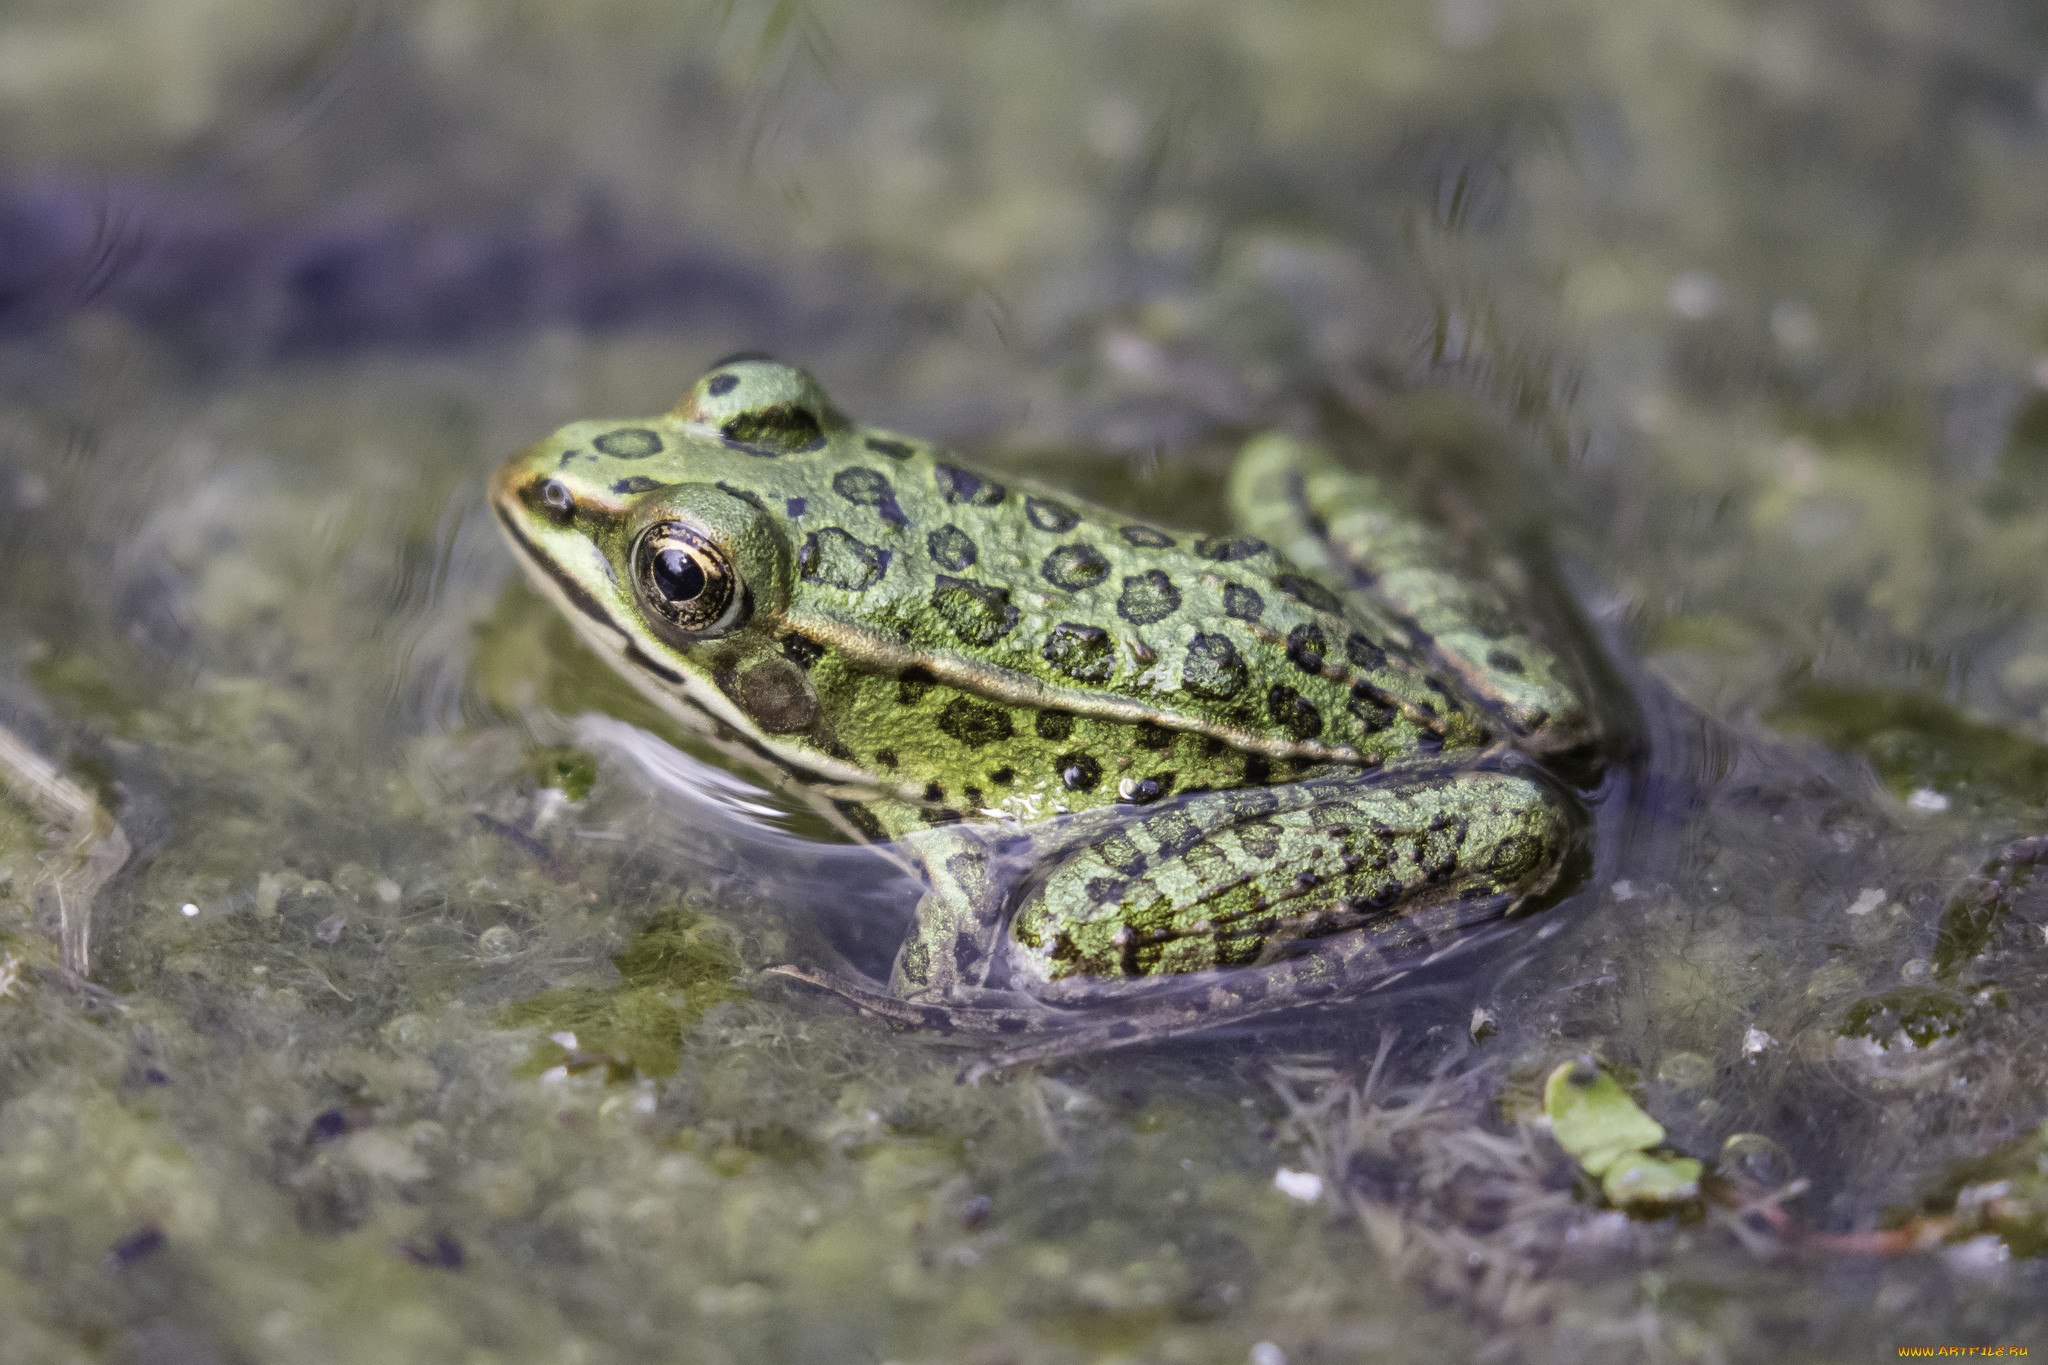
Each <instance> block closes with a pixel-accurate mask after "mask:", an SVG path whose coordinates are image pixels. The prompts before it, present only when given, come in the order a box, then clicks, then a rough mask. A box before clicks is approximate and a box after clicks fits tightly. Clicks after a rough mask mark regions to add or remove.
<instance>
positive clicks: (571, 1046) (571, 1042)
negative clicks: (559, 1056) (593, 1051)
mask: <svg viewBox="0 0 2048 1365" xmlns="http://www.w3.org/2000/svg"><path fill="white" fill-rule="evenodd" d="M548 1041H549V1042H551V1043H553V1044H554V1045H555V1046H556V1047H558V1048H560V1049H562V1051H564V1052H574V1051H575V1050H576V1035H575V1034H573V1033H571V1032H569V1030H567V1029H563V1030H561V1031H560V1032H558V1033H550V1034H549V1035H548Z"/></svg>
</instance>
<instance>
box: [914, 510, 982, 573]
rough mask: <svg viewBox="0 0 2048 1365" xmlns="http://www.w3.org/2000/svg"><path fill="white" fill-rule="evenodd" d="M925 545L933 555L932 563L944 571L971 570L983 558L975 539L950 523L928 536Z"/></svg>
mask: <svg viewBox="0 0 2048 1365" xmlns="http://www.w3.org/2000/svg"><path fill="white" fill-rule="evenodd" d="M924 544H925V549H926V550H927V551H928V552H929V553H930V554H931V557H932V563H934V564H936V565H938V566H939V567H940V568H942V569H953V570H955V571H958V570H960V569H971V568H973V567H974V561H975V560H976V559H978V558H980V557H981V551H980V550H979V549H977V548H976V547H975V544H974V538H973V537H972V536H970V535H968V534H967V533H966V532H965V531H963V530H961V529H960V528H959V527H957V526H955V525H954V524H953V523H952V522H950V521H949V522H947V523H946V524H945V525H944V526H941V527H940V528H939V529H938V530H936V531H934V532H932V533H931V534H930V535H928V536H926V537H925V538H924Z"/></svg>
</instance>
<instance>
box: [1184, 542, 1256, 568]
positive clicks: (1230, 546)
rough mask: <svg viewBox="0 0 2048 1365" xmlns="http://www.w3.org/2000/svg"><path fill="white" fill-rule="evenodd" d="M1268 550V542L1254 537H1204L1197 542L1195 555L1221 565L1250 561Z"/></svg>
mask: <svg viewBox="0 0 2048 1365" xmlns="http://www.w3.org/2000/svg"><path fill="white" fill-rule="evenodd" d="M1265 549H1266V542H1265V541H1263V540H1259V539H1258V538H1256V537H1254V536H1203V537H1202V538H1201V539H1200V540H1198V541H1196V542H1195V553H1196V554H1198V555H1200V556H1201V557H1202V558H1204V559H1213V560H1215V561H1216V562H1217V563H1219V564H1228V563H1230V562H1232V561H1233V560H1239V559H1250V558H1251V557H1252V556H1253V555H1255V554H1260V553H1262V552H1264V550H1265Z"/></svg>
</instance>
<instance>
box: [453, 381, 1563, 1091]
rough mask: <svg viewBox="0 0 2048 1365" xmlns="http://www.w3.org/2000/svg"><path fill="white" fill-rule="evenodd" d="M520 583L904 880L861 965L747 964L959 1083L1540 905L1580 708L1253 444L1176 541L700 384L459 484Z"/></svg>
mask: <svg viewBox="0 0 2048 1365" xmlns="http://www.w3.org/2000/svg"><path fill="white" fill-rule="evenodd" d="M489 502H490V506H491V508H492V510H493V512H494V514H495V516H496V518H497V520H498V522H499V524H500V526H501V528H502V529H503V531H504V533H505V537H506V539H507V541H508V542H509V544H510V545H511V547H512V549H513V551H514V554H515V557H516V558H517V559H518V561H519V562H520V564H521V565H522V566H523V567H524V568H525V570H526V571H527V574H528V576H529V578H530V579H531V581H532V583H533V584H534V585H535V587H536V588H537V589H538V590H539V592H540V593H541V594H542V595H544V596H545V597H547V598H549V599H551V600H552V601H553V602H554V603H555V604H556V605H557V606H558V607H559V608H560V610H561V611H562V613H563V614H564V615H565V616H566V617H567V619H568V620H569V621H570V622H571V623H573V625H574V626H575V628H576V630H577V632H578V633H579V634H580V636H581V637H582V638H583V640H584V641H585V642H586V643H587V644H588V645H589V646H590V647H591V648H592V649H593V650H594V651H595V652H596V653H597V654H598V655H599V656H600V657H601V658H603V659H605V660H606V661H607V662H609V663H610V665H611V666H612V667H613V668H615V669H616V670H618V672H620V673H621V674H622V675H623V676H624V677H625V678H626V679H627V680H629V681H630V682H631V683H633V684H634V685H635V686H636V687H637V688H638V689H639V690H640V691H642V692H643V693H645V694H646V695H647V696H648V697H649V698H650V699H651V700H652V701H653V702H654V703H655V704H656V705H657V706H659V707H660V708H662V709H663V710H664V711H665V712H666V713H667V714H668V715H669V716H670V717H672V718H673V719H674V720H675V721H676V722H677V723H679V724H680V725H681V726H682V727H683V728H684V729H685V730H686V731H687V732H689V733H690V734H692V735H694V736H695V737H697V738H698V739H700V740H701V741H703V742H705V743H707V744H709V745H710V746H712V747H713V748H714V749H715V750H717V751H719V752H720V753H722V754H724V755H727V756H729V757H730V758H731V759H732V760H734V761H735V762H737V763H739V764H741V765H743V766H745V767H747V768H749V769H751V770H753V771H754V772H756V773H757V774H759V775H762V776H763V777H765V778H766V779H768V780H770V781H772V782H774V783H776V784H777V785H780V786H781V787H783V788H785V789H786V790H788V791H790V792H791V793H793V794H794V795H795V796H796V797H797V798H798V799H799V800H801V801H802V802H804V803H805V804H807V805H808V806H810V807H811V808H813V809H815V810H816V811H817V812H818V813H819V814H821V815H822V816H824V817H825V818H826V819H827V820H828V821H830V822H831V823H832V824H833V825H835V826H836V827H837V828H838V829H839V830H840V831H842V832H843V833H844V834H845V835H846V836H848V837H850V838H852V839H854V840H857V841H861V842H865V843H869V844H872V845H874V846H875V847H876V848H878V849H880V850H881V851H882V852H883V853H885V854H886V855H888V856H889V857H891V858H893V859H894V860H895V861H896V862H897V863H898V864H899V865H900V866H902V867H904V868H905V869H907V870H909V871H910V872H912V873H913V874H914V875H915V877H916V878H917V879H918V882H919V884H920V887H921V890H920V894H919V898H918V901H917V905H916V909H915V912H914V916H913V919H912V922H911V925H910V928H909V929H908V931H907V932H906V933H905V935H904V938H903V941H902V944H901V947H900V949H899V951H898V952H897V953H896V957H895V961H894V964H893V967H892V969H891V971H890V975H889V977H888V979H887V980H886V981H884V980H879V979H874V978H871V977H869V976H867V975H865V974H864V973H862V972H860V971H858V970H856V969H854V968H853V967H851V966H849V965H847V964H844V963H838V964H835V965H833V966H831V967H828V968H818V967H810V966H805V965H801V964H796V963H785V964H778V965H776V966H775V967H773V968H771V969H770V970H772V971H774V972H777V973H779V974H781V975H783V976H786V977H790V978H794V979H795V980H798V981H801V982H804V983H807V984H809V985H810V986H813V987H817V988H819V989H822V990H825V991H828V992H830V993H832V994H835V995H837V996H839V997H841V998H842V999H844V1000H846V1001H849V1002H851V1003H852V1004H853V1005H855V1006H857V1007H859V1008H860V1009H861V1010H864V1011H867V1012H868V1013H870V1014H872V1015H875V1016H879V1017H881V1018H884V1019H887V1020H891V1021H894V1022H896V1023H898V1024H901V1025H905V1026H908V1027H912V1028H923V1029H930V1030H934V1031H937V1032H942V1033H959V1034H964V1035H968V1036H970V1037H976V1038H985V1039H993V1040H996V1041H995V1042H994V1043H992V1044H991V1045H992V1046H999V1047H1002V1048H1004V1049H1006V1050H1005V1051H1003V1052H1001V1053H999V1054H997V1059H998V1061H997V1063H996V1064H1011V1063H1016V1062H1020V1061H1026V1060H1030V1059H1032V1058H1035V1057H1047V1056H1055V1055H1060V1054H1063V1053H1071V1052H1078V1051H1085V1050H1092V1049H1097V1048H1110V1047H1117V1046H1122V1045H1124V1044H1128V1043H1133V1042H1139V1041H1144V1040H1148V1039H1157V1038H1164V1037H1170V1036H1175V1035H1179V1034H1184V1033H1189V1032H1193V1031H1196V1030H1199V1029H1204V1028H1209V1027H1213V1026H1215V1025H1218V1024H1221V1023H1224V1022H1227V1021H1232V1020H1237V1019H1243V1018H1248V1017H1251V1016H1254V1015H1258V1014H1262V1013H1266V1012H1269V1011H1274V1010H1279V1009H1283V1008H1287V1007H1290V1006H1294V1005H1297V1004H1302V1003H1307V1002H1310V1001H1315V1000H1322V999H1330V998H1335V997H1338V996H1341V995H1345V994H1349V993H1353V992H1359V991H1364V990H1367V989H1371V988H1374V987H1376V986H1381V985H1385V984H1389V983H1391V982H1392V981H1394V980H1397V979H1399V978H1400V977H1401V976H1402V975H1404V974H1406V973H1408V972H1411V971H1413V970H1414V969H1415V968H1416V967H1417V966H1420V965H1422V964H1423V963H1426V962H1429V961H1432V960H1434V959H1435V958H1437V957H1440V956H1442V955H1443V954H1445V953H1447V952H1450V951H1452V950H1454V949H1455V948H1457V947H1458V946H1460V944H1461V943H1463V942H1464V941H1466V940H1468V939H1470V938H1471V937H1472V936H1473V935H1474V933H1475V932H1476V931H1477V930H1478V929H1479V928H1480V927H1482V926H1488V925H1492V924H1494V923H1495V922H1497V921H1501V920H1503V919H1505V918H1506V917H1508V916H1510V915H1514V914H1517V913H1520V912H1523V911H1525V910H1527V909H1529V908H1531V907H1535V906H1538V905H1540V904H1543V903H1545V902H1546V900H1551V899H1554V898H1555V893H1556V891H1557V889H1558V887H1559V884H1560V880H1561V878H1563V877H1564V875H1565V871H1566V869H1567V868H1568V866H1570V865H1572V864H1573V863H1574V860H1575V858H1576V857H1577V856H1578V854H1579V853H1580V851H1581V850H1582V849H1583V846H1584V841H1585V837H1586V835H1585V829H1586V818H1585V811H1584V803H1583V801H1582V799H1581V795H1580V792H1579V791H1578V790H1576V789H1574V787H1572V786H1571V785H1569V784H1568V783H1567V782H1565V781H1564V780H1561V779H1560V778H1559V777H1558V776H1557V775H1556V773H1557V771H1558V765H1559V763H1560V761H1562V760H1566V759H1570V758H1571V757H1572V756H1575V755H1576V756H1580V759H1579V760H1577V761H1580V762H1581V766H1582V767H1583V766H1584V764H1583V756H1584V755H1586V754H1587V753H1589V752H1592V751H1594V750H1595V749H1596V747H1597V741H1598V739H1599V735H1600V726H1599V724H1598V722H1597V720H1596V718H1595V714H1594V711H1593V707H1592V705H1591V702H1590V701H1589V699H1588V695H1587V689H1586V688H1585V687H1584V685H1583V683H1582V681H1581V679H1580V675H1578V674H1575V673H1574V671H1573V667H1572V662H1571V659H1570V658H1569V656H1567V655H1566V654H1564V653H1563V652H1561V651H1558V650H1556V649H1553V648H1551V647H1549V646H1548V645H1546V644H1545V643H1543V642H1542V641H1541V640H1540V639H1539V638H1538V635H1537V633H1536V631H1535V629H1534V625H1533V622H1532V620H1531V617H1530V614H1529V613H1528V612H1526V611H1525V610H1523V609H1521V608H1520V607H1519V606H1518V605H1517V600H1516V597H1515V595H1514V588H1513V585H1512V584H1511V583H1509V582H1508V581H1507V580H1506V579H1505V578H1504V577H1503V576H1502V575H1500V574H1498V573H1495V572H1492V571H1491V570H1490V569H1488V570H1475V569H1474V568H1473V567H1472V561H1471V558H1470V556H1469V555H1467V554H1465V553H1464V552H1463V550H1462V547H1461V546H1460V545H1459V544H1458V543H1456V542H1455V541H1454V538H1453V537H1452V536H1451V535H1450V534H1449V533H1448V532H1446V531H1444V530H1442V529H1440V528H1439V527H1437V526H1436V525H1434V524H1433V523H1431V522H1429V521H1427V520H1424V519H1422V518H1419V517H1417V516H1416V515H1414V514H1413V513H1411V512H1410V511H1408V510H1406V508H1405V507H1404V506H1403V505H1402V504H1401V503H1400V502H1399V501H1398V500H1397V499H1396V498H1395V497H1394V496H1392V494H1391V493H1390V491H1389V489H1388V487H1387V486H1386V485H1384V484H1383V483H1382V482H1381V481H1380V480H1379V479H1378V478H1377V477H1376V476H1374V475H1373V474H1371V473H1369V472H1366V471H1362V470H1357V469H1354V468H1351V467H1350V466H1349V465H1348V464H1346V463H1345V462H1342V461H1340V460H1338V459H1337V458H1336V457H1335V455H1334V454H1333V453H1332V452H1331V451H1330V449H1329V448H1328V447H1327V446H1326V445H1324V444H1322V443H1319V442H1317V441H1315V440H1312V439H1310V438H1308V437H1305V436H1303V435H1299V434H1292V433H1287V432H1280V431H1265V432H1258V433H1255V434H1253V435H1252V436H1251V437H1250V439H1249V440H1247V441H1246V443H1245V444H1244V447H1243V449H1242V450H1241V451H1240V453H1239V454H1238V455H1237V457H1236V459H1235V461H1234V464H1233V465H1232V468H1231V471H1230V474H1229V476H1228V486H1227V503H1228V506H1229V508H1230V515H1231V523H1230V526H1229V528H1228V529H1227V530H1225V531H1221V532H1215V531H1209V532H1204V531H1200V530H1190V529H1186V528H1184V527H1181V526H1179V525H1177V524H1175V520H1174V519H1172V518H1167V517H1159V518H1152V517H1141V516H1135V515H1129V514H1126V513H1124V512H1121V511H1118V510H1116V509H1114V508H1112V507H1109V506H1106V505H1102V504H1099V503H1097V502H1094V501H1091V500H1089V499H1085V498H1081V497H1077V496H1074V495H1072V494H1070V493H1068V492H1066V491H1063V490H1061V489H1059V488H1056V487H1052V486H1049V485H1046V484H1042V483H1039V482H1036V481H1033V480H1030V479H1026V478H1020V477H1014V476H1011V475H1009V474H1007V473H1003V474H998V473H996V472H991V471H990V470H989V469H988V468H986V467H984V466H981V465H977V464H974V463H972V462H970V461H966V460H963V459H961V458H959V457H958V456H956V455H955V454H953V453H952V452H951V451H949V450H947V449H945V448H942V447H940V446H938V445H935V444H934V443H931V442H928V441H924V440H920V439H918V438H916V437H913V436H907V435H904V434H902V433H899V432H895V431H889V430H882V429H877V428H872V427H868V426H864V425H861V424H859V423H857V422H855V421H854V420H852V419H851V418H849V417H848V416H847V415H846V414H844V413H843V412H841V411H840V410H839V409H838V408H836V407H835V406H834V405H833V404H832V403H831V401H830V400H829V399H828V398H827V397H826V395H825V393H824V390H823V389H822V388H821V387H820V385H819V383H818V381H817V380H816V379H815V378H814V377H813V376H812V375H811V374H810V373H809V372H807V371H805V370H803V369H801V368H798V367H795V366H791V365H787V364H783V363H781V362H778V361H776V360H773V359H769V358H766V357H762V356H751V355H750V356H740V357H734V358H731V359H728V360H725V361H723V362H720V363H719V364H717V365H714V366H712V367H711V368H710V370H709V371H708V372H706V373H705V374H704V375H703V376H702V377H701V378H699V379H698V380H697V381H696V382H695V383H694V384H693V385H692V386H691V387H690V388H689V390H688V391H687V392H686V393H685V394H684V396H683V398H682V399H681V400H680V401H679V402H678V403H677V404H676V405H675V406H674V407H673V408H671V409H670V410H669V411H668V412H666V413H664V414H663V415H661V416H658V417H648V418H636V419H629V420H582V421H575V422H571V423H570V424H568V425H566V426H564V427H562V428H561V429H560V430H558V431H556V432H554V433H553V434H552V435H550V436H548V437H546V438H545V439H543V440H541V441H539V442H537V443H536V444H534V445H532V446H530V447H528V448H527V449H525V450H523V451H521V452H519V453H518V454H516V455H514V456H513V457H512V458H511V459H509V460H508V461H507V462H506V463H505V464H504V465H503V466H502V467H501V468H499V469H498V471H497V472H496V474H495V475H494V476H493V478H492V481H491V485H490V492H489Z"/></svg>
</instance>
